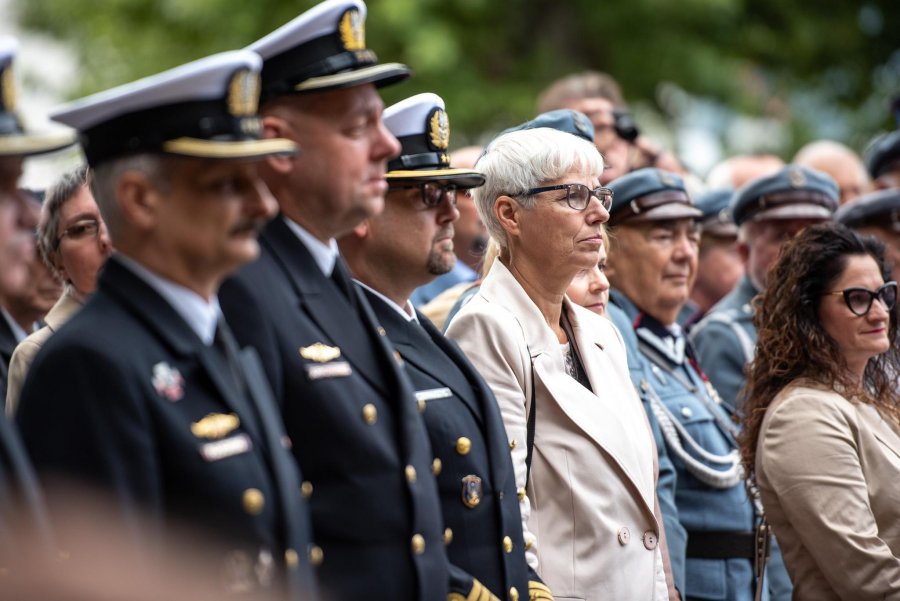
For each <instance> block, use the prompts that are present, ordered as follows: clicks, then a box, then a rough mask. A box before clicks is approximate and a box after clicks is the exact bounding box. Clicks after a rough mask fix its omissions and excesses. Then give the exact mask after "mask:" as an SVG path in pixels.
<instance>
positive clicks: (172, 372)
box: [151, 361, 184, 402]
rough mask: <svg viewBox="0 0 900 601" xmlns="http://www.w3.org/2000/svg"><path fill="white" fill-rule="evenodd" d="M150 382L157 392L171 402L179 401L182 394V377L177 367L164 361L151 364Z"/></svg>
mask: <svg viewBox="0 0 900 601" xmlns="http://www.w3.org/2000/svg"><path fill="white" fill-rule="evenodd" d="M151 383H152V384H153V388H154V389H155V390H156V393H157V394H159V395H160V396H162V397H165V398H167V399H169V400H170V401H172V402H175V401H180V400H181V398H182V397H183V396H184V378H183V377H182V376H181V374H180V373H179V372H178V370H177V369H175V368H174V367H172V366H171V365H169V364H168V363H166V362H165V361H161V362H160V363H157V364H156V365H154V366H153V379H152V380H151Z"/></svg>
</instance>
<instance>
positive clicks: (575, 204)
mask: <svg viewBox="0 0 900 601" xmlns="http://www.w3.org/2000/svg"><path fill="white" fill-rule="evenodd" d="M551 190H565V191H566V198H565V199H562V198H560V199H559V200H565V201H566V203H567V204H568V205H569V207H570V208H572V209H575V210H576V211H583V210H585V209H586V208H587V206H588V204H589V203H590V202H591V196H593V197H594V198H596V199H597V200H599V201H600V204H601V205H603V208H604V209H606V210H607V211H608V210H609V209H610V207H612V201H613V191H612V190H610V189H609V188H602V187H601V188H594V189H593V190H591V189H590V188H588V187H587V186H585V185H584V184H559V185H558V186H544V187H542V188H532V189H531V190H527V191H525V192H523V193H521V194H518V195H517V196H531V195H533V194H539V193H541V192H549V191H551Z"/></svg>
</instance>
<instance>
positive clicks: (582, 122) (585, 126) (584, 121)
mask: <svg viewBox="0 0 900 601" xmlns="http://www.w3.org/2000/svg"><path fill="white" fill-rule="evenodd" d="M592 128H593V125H592V124H591V122H590V121H589V120H588V118H587V117H586V116H585V115H584V113H575V129H577V130H578V131H579V132H580V133H581V135H583V136H584V137H585V138H590V137H591V129H592Z"/></svg>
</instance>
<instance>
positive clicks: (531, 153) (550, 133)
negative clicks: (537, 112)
mask: <svg viewBox="0 0 900 601" xmlns="http://www.w3.org/2000/svg"><path fill="white" fill-rule="evenodd" d="M475 168H476V169H477V170H478V171H480V172H481V173H483V174H484V177H485V183H484V185H483V186H481V187H479V188H475V189H473V190H472V197H473V198H474V200H475V207H476V208H477V209H478V214H479V215H480V216H481V220H482V221H483V222H484V224H485V226H486V227H487V229H488V232H490V234H491V237H492V238H493V239H495V240H496V241H497V243H498V244H499V245H500V247H501V249H505V248H506V246H507V240H506V232H505V231H504V230H503V227H502V226H501V225H500V222H499V221H498V220H497V217H496V216H495V215H494V203H495V202H496V201H497V198H499V197H500V196H504V195H505V196H514V197H515V198H516V200H518V201H519V203H521V204H522V206H524V207H526V208H530V207H531V206H533V204H534V198H533V197H532V196H528V195H525V192H527V191H528V190H530V189H531V188H537V187H540V186H541V185H542V184H544V183H545V182H550V181H553V180H557V179H559V178H561V177H563V176H564V175H566V174H567V173H570V172H572V171H579V170H580V171H582V172H584V173H587V174H589V175H590V176H591V178H595V179H599V178H600V175H601V174H602V173H603V158H602V157H601V156H600V153H599V152H598V151H597V147H596V146H594V145H593V144H592V143H591V142H588V141H587V140H584V139H582V138H579V137H578V136H575V135H573V134H568V133H565V132H562V131H559V130H556V129H550V128H547V127H539V128H536V129H526V130H520V131H513V132H509V133H507V134H503V135H502V136H499V137H497V138H496V139H495V140H494V141H493V142H491V143H490V144H489V145H488V147H487V148H486V149H485V151H484V154H483V155H482V156H481V158H480V159H478V162H477V163H476V164H475Z"/></svg>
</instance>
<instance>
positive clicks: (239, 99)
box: [228, 69, 259, 117]
mask: <svg viewBox="0 0 900 601" xmlns="http://www.w3.org/2000/svg"><path fill="white" fill-rule="evenodd" d="M258 105H259V74H258V73H254V72H252V71H250V70H249V69H241V70H240V71H238V72H237V73H235V74H234V75H232V77H231V82H230V83H229V84H228V112H229V113H231V114H232V115H234V116H235V117H244V116H247V115H255V114H256V111H257V108H258Z"/></svg>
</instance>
